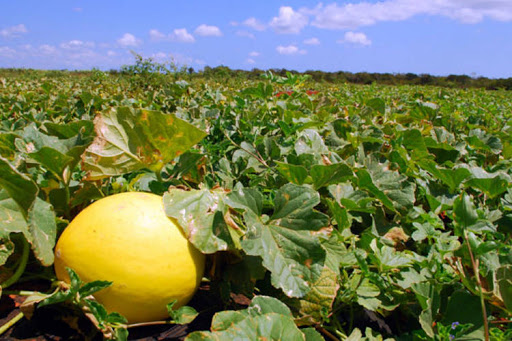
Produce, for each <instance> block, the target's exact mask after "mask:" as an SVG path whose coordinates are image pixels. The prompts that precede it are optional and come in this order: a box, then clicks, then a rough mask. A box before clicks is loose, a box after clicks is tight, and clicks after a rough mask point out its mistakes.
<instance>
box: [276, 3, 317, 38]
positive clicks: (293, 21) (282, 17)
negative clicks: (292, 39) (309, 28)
mask: <svg viewBox="0 0 512 341" xmlns="http://www.w3.org/2000/svg"><path fill="white" fill-rule="evenodd" d="M307 24H308V17H307V16H306V15H304V14H302V13H300V12H295V11H294V10H293V8H291V7H289V6H282V7H281V8H279V16H278V17H274V18H272V21H271V22H270V26H271V27H272V28H273V29H274V30H275V31H276V32H277V33H294V34H297V33H300V31H301V30H302V29H303V28H304V27H305V26H306V25H307Z"/></svg>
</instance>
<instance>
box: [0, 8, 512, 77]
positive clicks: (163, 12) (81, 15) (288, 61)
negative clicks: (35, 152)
mask: <svg viewBox="0 0 512 341" xmlns="http://www.w3.org/2000/svg"><path fill="white" fill-rule="evenodd" d="M130 51H135V52H137V53H139V54H141V55H143V56H144V57H152V58H154V59H155V60H156V61H159V62H165V61H170V60H171V59H172V60H174V61H175V62H176V63H178V64H179V65H186V66H188V67H193V68H194V69H196V70H199V69H202V68H203V67H205V66H211V67H214V66H218V65H226V66H229V67H231V68H239V69H247V70H250V69H252V68H259V69H268V68H287V69H293V70H298V71H305V70H323V71H349V72H362V71H366V72H390V73H406V72H413V73H417V74H421V73H430V74H433V75H449V74H467V75H470V76H486V77H492V78H497V77H512V62H511V60H512V0H383V1H372V0H366V1H362V0H342V1H337V2H316V1H277V0H272V1H271V0H262V1H250V2H249V1H240V0H238V1H237V0H231V1H227V0H221V1H204V0H196V1H193V0H191V1H172V0H167V1H157V0H146V1H131V0H125V1H119V0H112V1H108V0H103V1H95V0H89V1H85V0H82V1H78V0H67V1H35V0H31V1H29V0H16V1H8V0H0V67H24V68H40V69H71V70H74V69H91V68H93V67H96V68H100V69H106V70H108V69H111V68H119V67H120V66H121V65H124V64H130V63H133V57H132V55H131V53H130Z"/></svg>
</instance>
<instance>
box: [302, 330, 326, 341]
mask: <svg viewBox="0 0 512 341" xmlns="http://www.w3.org/2000/svg"><path fill="white" fill-rule="evenodd" d="M301 332H302V333H303V334H304V337H305V341H325V339H324V338H323V336H322V334H320V333H319V332H317V331H316V329H315V328H304V329H301Z"/></svg>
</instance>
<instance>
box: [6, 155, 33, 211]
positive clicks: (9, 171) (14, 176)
mask: <svg viewBox="0 0 512 341" xmlns="http://www.w3.org/2000/svg"><path fill="white" fill-rule="evenodd" d="M0 186H1V187H3V188H4V189H5V190H6V191H7V193H9V196H10V197H11V198H13V199H14V201H16V203H17V204H18V205H19V206H20V208H21V209H22V210H23V214H24V215H25V216H27V215H28V211H29V210H30V208H31V207H32V205H33V204H34V201H35V199H36V196H37V193H38V192H39V189H38V188H37V185H36V184H35V183H34V181H32V179H31V178H29V177H28V176H27V175H25V174H23V173H20V172H19V171H18V170H17V169H16V168H14V167H13V166H12V165H11V164H10V163H9V161H7V160H6V159H4V158H3V157H0Z"/></svg>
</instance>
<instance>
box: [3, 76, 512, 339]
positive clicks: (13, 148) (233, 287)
mask: <svg viewBox="0 0 512 341" xmlns="http://www.w3.org/2000/svg"><path fill="white" fill-rule="evenodd" d="M0 118H1V126H0V265H1V266H0V286H1V289H0V290H1V295H2V296H1V297H2V299H1V301H0V339H2V340H4V339H5V340H24V339H31V340H32V339H35V340H101V339H103V338H107V339H116V340H126V339H144V340H164V339H168V340H171V339H186V340H235V339H236V340H293V341H295V340H347V341H356V340H397V341H398V340H439V341H441V340H493V341H498V340H499V341H506V340H508V341H510V340H512V324H511V322H512V321H511V320H512V181H511V179H512V92H510V91H505V90H496V91H487V90H480V89H453V88H440V87H422V86H407V85H404V86H383V85H377V84H373V85H351V84H331V83H317V82H313V81H312V80H311V79H309V78H308V77H306V76H304V75H300V74H291V73H288V74H287V75H286V76H278V75H275V74H272V73H271V72H267V73H265V74H263V75H262V77H261V79H260V80H256V81H254V80H246V79H243V78H227V77H224V78H223V77H218V79H212V78H210V79H204V78H201V77H200V76H194V75H188V74H186V73H183V74H180V73H174V74H170V75H163V74H159V73H158V72H157V73H152V72H149V73H145V72H133V73H132V74H129V75H128V74H111V73H105V72H101V71H98V70H94V71H92V72H87V73H83V74H71V73H64V72H63V73H59V72H53V73H52V72H46V73H45V72H28V71H27V72H19V73H16V72H13V73H4V74H3V76H0ZM124 192H148V193H154V194H157V195H159V196H161V197H162V203H163V206H162V207H163V212H165V215H166V216H167V217H166V219H167V218H168V219H170V221H171V222H172V223H173V224H176V225H177V226H179V227H180V231H181V232H180V233H181V235H182V236H183V237H184V238H186V239H187V240H188V243H190V247H189V248H193V249H194V250H195V251H198V252H197V254H194V255H193V261H194V264H196V266H197V269H199V270H198V271H199V274H198V276H199V280H200V283H198V286H199V288H198V289H197V291H195V288H192V289H193V290H192V291H193V292H195V294H194V295H193V297H192V299H191V300H190V301H189V302H188V303H186V304H185V305H182V304H181V301H179V300H178V304H176V301H169V302H167V301H165V303H164V304H163V305H162V306H161V307H160V308H161V309H163V310H164V311H165V313H166V316H165V318H162V319H159V320H154V319H152V320H151V321H149V320H148V319H145V317H144V316H142V317H141V316H137V314H138V310H137V309H138V308H136V307H134V306H132V307H129V308H128V312H127V314H128V313H130V314H131V315H130V316H128V315H127V316H125V314H123V313H121V312H120V311H116V310H113V309H112V308H111V307H110V306H109V303H107V300H106V301H105V304H102V302H100V301H101V299H100V298H101V297H108V296H109V294H108V293H111V294H112V295H113V293H114V292H115V291H114V290H118V289H116V288H119V287H116V281H115V280H114V279H113V278H115V277H114V275H112V276H113V277H110V273H114V272H115V270H112V269H110V268H109V269H110V270H108V271H107V275H106V276H105V278H96V277H94V275H92V274H91V273H92V272H95V271H96V269H102V267H103V266H104V264H103V263H102V262H98V261H95V259H96V258H95V255H96V254H97V253H99V252H100V251H97V250H96V249H95V248H93V242H92V241H90V240H89V239H88V238H83V239H81V240H79V241H78V244H77V245H83V247H82V249H84V250H86V251H87V250H88V251H87V255H89V256H87V257H82V258H80V259H79V262H78V263H80V264H87V266H86V268H90V269H92V270H91V271H83V270H81V269H79V268H72V267H68V268H67V270H62V271H61V273H64V275H59V276H57V275H58V274H59V272H57V275H56V270H55V269H58V267H57V263H56V264H55V267H54V262H56V260H57V258H58V257H61V253H60V251H59V252H55V250H56V243H57V241H58V240H59V237H60V236H61V234H62V233H63V232H64V231H66V229H67V227H68V225H69V224H70V222H71V221H73V219H74V218H75V217H76V216H77V215H78V214H79V213H80V212H82V211H83V210H84V209H85V208H86V207H89V206H90V205H91V204H92V203H93V202H99V200H103V199H102V198H107V197H111V196H113V195H116V194H119V193H124ZM144 207H145V206H144ZM84 212H85V211H84ZM148 212H149V211H148ZM115 213H116V212H113V211H107V212H106V213H104V214H105V218H106V217H108V216H109V215H110V214H115ZM131 214H132V215H133V217H132V215H131V216H130V218H129V219H128V220H131V219H137V216H140V215H144V211H143V212H141V213H135V214H133V212H131ZM93 218H94V219H96V220H102V219H103V216H101V217H97V216H95V217H93ZM148 219H150V218H148ZM82 220H83V219H82ZM164 220H165V219H164ZM123 224H125V223H123ZM127 224H128V223H127ZM95 226H96V225H95ZM94 232H95V233H96V230H95V231H94ZM98 233H99V236H100V237H99V238H100V240H102V239H101V238H103V236H104V235H103V234H102V232H101V231H98ZM121 234H122V233H121ZM105 236H106V235H105ZM105 238H107V237H105ZM113 240H114V241H113V242H108V243H104V245H103V246H102V247H104V248H106V249H107V254H109V255H110V256H109V258H110V259H109V260H108V261H109V262H110V261H112V262H113V263H116V262H117V263H120V264H123V263H125V264H130V266H132V264H135V263H136V262H137V261H136V260H127V259H126V258H125V257H124V256H123V257H121V256H119V254H118V251H117V250H118V249H119V245H114V244H115V243H116V240H117V239H115V238H114V239H113ZM154 245H156V244H151V243H146V242H144V239H143V238H140V239H134V240H133V241H132V243H130V244H128V245H124V247H123V249H124V250H125V251H127V253H128V254H130V253H132V252H133V253H134V254H135V253H137V254H140V253H142V254H145V253H146V252H147V253H149V254H151V255H152V254H153V252H154V249H155V248H156V246H154ZM187 245H189V244H187ZM166 247H168V248H169V249H170V250H172V249H173V248H176V246H175V245H174V244H172V243H169V245H167V246H166ZM77 248H78V246H77ZM108 250H110V253H108ZM63 252H64V251H63ZM141 257H142V258H141V259H143V261H141V262H142V263H143V264H142V265H140V264H138V263H137V265H136V266H140V267H141V269H146V268H147V269H152V270H155V269H154V268H156V270H155V271H156V272H157V273H158V272H159V271H165V269H164V268H167V267H177V268H179V269H181V270H180V271H181V273H185V274H186V273H189V272H191V271H193V270H192V268H191V265H186V266H185V265H183V264H181V263H180V261H181V258H179V257H178V258H176V259H170V258H172V257H167V258H165V257H164V258H165V259H162V257H160V256H155V258H148V257H143V256H141ZM121 258H122V259H121ZM198 259H200V261H198ZM88 262H89V263H88ZM132 262H133V263H132ZM190 262H192V261H190ZM200 262H204V263H205V265H204V266H205V268H204V273H202V263H201V264H200V265H197V264H199V263H200ZM78 263H77V264H78ZM109 264H110V263H109ZM162 264H165V266H164V265H162ZM187 264H189V263H187ZM191 264H192V263H191ZM136 266H135V265H134V267H133V272H137V271H139V270H137V269H138V268H136ZM159 267H160V268H159ZM140 271H142V270H140ZM201 275H202V276H201ZM194 276H196V275H194ZM139 281H140V280H139ZM112 282H113V283H112ZM143 282H145V283H143V284H146V282H147V283H148V284H150V285H152V284H153V283H156V284H158V283H159V280H157V279H155V277H153V276H151V275H146V276H145V278H143ZM164 282H165V281H164ZM171 282H179V281H178V280H176V281H171ZM118 284H119V283H118ZM156 284H155V285H154V286H155V288H152V289H151V290H150V291H149V292H142V291H141V292H140V293H139V291H138V290H142V289H134V290H135V293H133V294H131V296H137V297H138V296H140V297H142V298H143V300H144V301H146V302H152V301H153V296H152V295H153V293H154V295H155V302H156V295H157V291H158V289H159V288H157V287H156V286H157V285H156ZM179 284H180V283H177V285H179ZM109 290H111V291H109ZM103 291H104V292H105V293H106V294H105V295H104V296H101V293H102V292H103ZM139 294H140V295H139ZM95 297H96V298H98V300H96V298H95ZM112 297H113V296H112ZM116 297H117V296H116ZM187 300H188V299H187ZM117 303H118V302H116V303H115V304H114V306H117V305H116V304H117ZM175 304H176V305H175ZM141 309H142V308H141ZM141 314H142V313H141ZM132 315H133V316H134V317H132ZM139 317H140V319H139ZM139 320H140V321H139Z"/></svg>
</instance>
